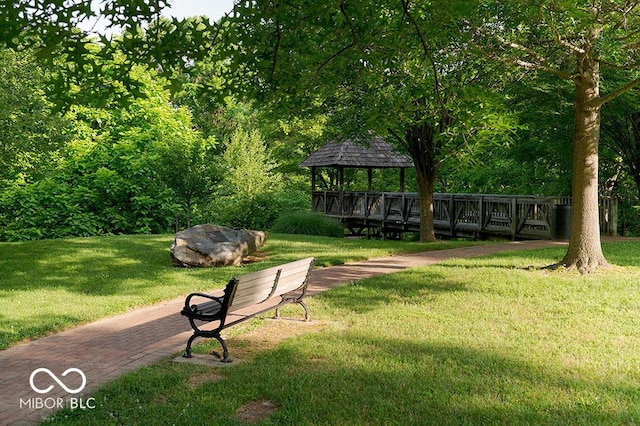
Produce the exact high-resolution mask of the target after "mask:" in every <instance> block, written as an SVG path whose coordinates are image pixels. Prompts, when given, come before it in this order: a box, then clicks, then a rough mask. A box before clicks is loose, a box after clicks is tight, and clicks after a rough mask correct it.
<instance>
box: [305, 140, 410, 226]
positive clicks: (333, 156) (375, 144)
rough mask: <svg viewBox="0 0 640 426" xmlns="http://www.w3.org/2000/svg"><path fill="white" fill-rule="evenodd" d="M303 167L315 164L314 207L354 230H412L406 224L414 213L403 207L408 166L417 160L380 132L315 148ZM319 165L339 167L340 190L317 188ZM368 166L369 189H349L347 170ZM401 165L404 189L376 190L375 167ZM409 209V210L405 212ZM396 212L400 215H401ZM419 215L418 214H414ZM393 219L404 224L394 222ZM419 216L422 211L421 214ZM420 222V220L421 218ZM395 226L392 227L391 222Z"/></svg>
mask: <svg viewBox="0 0 640 426" xmlns="http://www.w3.org/2000/svg"><path fill="white" fill-rule="evenodd" d="M300 167H310V168H311V188H312V209H313V210H314V211H317V212H321V213H323V214H325V215H329V216H332V217H336V218H338V219H339V220H340V221H341V222H342V223H343V224H344V225H345V226H346V227H347V228H348V229H349V230H350V231H351V233H352V235H362V232H363V231H364V230H365V229H366V230H367V235H371V233H372V231H374V233H375V234H377V235H380V234H382V236H383V238H384V236H385V233H386V234H389V235H391V234H396V235H397V234H398V233H401V232H403V231H404V232H406V231H409V230H411V229H413V228H415V226H413V225H412V227H408V226H404V225H403V224H404V223H405V222H406V220H405V219H404V216H407V215H408V214H411V213H412V212H413V210H415V209H414V208H413V204H415V203H413V204H412V205H411V207H410V208H408V209H404V211H403V212H401V211H399V209H400V210H402V209H403V207H402V205H403V204H404V203H405V192H404V191H405V169H408V168H413V167H414V165H413V162H412V161H411V159H410V158H409V157H407V156H406V155H403V154H400V153H398V152H397V151H396V150H395V147H394V146H393V145H391V144H389V143H387V142H385V141H384V140H383V139H382V138H381V137H379V136H372V138H371V139H370V140H369V141H367V142H362V143H358V142H356V141H354V140H351V139H347V140H345V141H343V142H335V141H332V142H328V143H327V144H325V145H324V146H322V147H321V148H320V149H319V150H317V151H316V152H314V153H313V154H311V155H310V156H309V158H307V159H306V160H305V161H303V162H302V163H300ZM318 168H335V169H337V171H338V174H337V175H338V186H339V188H338V191H318V190H317V189H316V172H317V169H318ZM348 168H352V169H366V170H367V177H368V189H367V190H366V191H345V190H344V170H345V169H348ZM394 168H395V169H400V191H399V192H393V193H391V192H380V191H374V190H373V182H372V181H373V169H394ZM405 213H406V214H405ZM395 216H398V217H397V218H396V217H395ZM413 216H415V215H413ZM384 217H388V218H390V219H392V221H393V222H394V223H400V224H401V225H400V226H396V225H393V226H391V223H392V222H391V221H387V220H384V219H383V218H384ZM418 218H419V215H418ZM418 224H419V222H418ZM387 225H389V226H391V227H389V226H387Z"/></svg>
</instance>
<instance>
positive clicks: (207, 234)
mask: <svg viewBox="0 0 640 426" xmlns="http://www.w3.org/2000/svg"><path fill="white" fill-rule="evenodd" d="M266 238H267V237H266V234H265V233H264V232H262V231H239V230H236V229H232V228H227V227H224V226H216V225H209V224H206V225H196V226H193V227H191V228H188V229H185V230H184V231H180V232H178V233H176V237H175V241H174V242H173V245H172V246H171V249H170V252H171V260H172V261H173V262H174V263H175V264H177V265H179V266H189V267H193V266H200V267H209V266H227V265H235V266H237V265H240V264H241V263H242V259H244V258H245V257H246V256H249V255H251V254H253V253H255V252H256V251H257V250H258V249H259V248H260V247H262V245H263V244H264V242H265V240H266Z"/></svg>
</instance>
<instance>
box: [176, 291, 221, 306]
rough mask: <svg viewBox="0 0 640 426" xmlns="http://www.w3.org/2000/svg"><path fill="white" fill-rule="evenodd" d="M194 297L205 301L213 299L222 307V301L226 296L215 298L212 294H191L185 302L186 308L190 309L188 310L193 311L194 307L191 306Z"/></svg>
mask: <svg viewBox="0 0 640 426" xmlns="http://www.w3.org/2000/svg"><path fill="white" fill-rule="evenodd" d="M192 297H204V298H205V299H211V300H213V301H216V302H218V303H219V304H220V305H222V301H223V300H224V296H213V295H211V294H206V293H191V294H190V295H188V296H187V298H186V299H185V300H184V308H185V309H188V310H192V309H193V307H192V306H191V304H190V303H191V298H192Z"/></svg>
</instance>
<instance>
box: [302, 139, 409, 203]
mask: <svg viewBox="0 0 640 426" xmlns="http://www.w3.org/2000/svg"><path fill="white" fill-rule="evenodd" d="M300 167H310V168H311V189H312V191H315V190H316V168H318V167H332V168H333V167H335V168H337V169H338V180H339V184H340V191H341V192H342V191H343V187H344V169H345V168H361V169H365V168H366V169H367V172H368V173H367V174H368V180H369V185H368V187H369V191H371V189H372V170H373V169H392V168H395V169H400V191H402V192H404V170H405V169H407V168H412V167H414V165H413V161H411V159H410V158H409V157H407V156H406V155H403V154H400V153H398V152H396V150H395V147H394V146H393V145H391V144H390V143H387V142H385V141H384V140H383V139H382V138H381V137H379V136H373V137H372V139H371V141H369V144H368V146H365V145H364V144H360V143H357V142H355V141H353V140H351V139H347V140H345V141H344V142H341V143H339V142H334V141H332V142H327V143H326V144H325V145H324V146H322V147H321V148H320V149H319V150H317V151H316V152H314V153H313V154H311V155H310V156H309V157H308V158H307V159H306V160H304V161H303V162H302V163H300Z"/></svg>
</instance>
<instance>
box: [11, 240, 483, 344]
mask: <svg viewBox="0 0 640 426" xmlns="http://www.w3.org/2000/svg"><path fill="white" fill-rule="evenodd" d="M172 242H173V236H172V235H162V236H153V235H151V236H114V237H99V238H76V239H64V240H46V241H33V242H21V243H0V271H1V273H0V300H1V301H2V309H1V310H0V349H4V348H6V347H8V346H10V345H12V344H14V343H16V342H19V341H22V340H24V339H31V338H35V337H41V336H44V335H47V334H50V333H52V332H56V331H60V330H63V329H66V328H69V327H71V326H75V325H78V324H81V323H86V322H90V321H94V320H96V319H99V318H102V317H105V316H110V315H115V314H118V313H122V312H125V311H126V310H128V309H131V308H135V307H139V306H144V305H150V304H153V303H156V302H159V301H162V300H168V299H173V298H176V297H183V296H185V295H186V294H188V293H191V292H193V291H196V290H210V289H212V288H223V287H224V285H225V284H226V282H227V281H228V280H229V279H230V278H231V277H232V276H233V275H237V274H238V268H211V269H184V268H176V267H174V266H172V264H171V262H170V260H169V247H170V246H171V243H172ZM469 244H472V243H471V242H465V241H458V242H443V243H435V244H429V245H426V246H425V245H421V244H418V243H408V242H398V241H395V242H394V241H375V240H349V239H344V240H342V239H335V238H321V237H298V236H293V235H287V236H284V235H270V236H269V240H268V241H267V243H266V245H265V246H264V247H263V250H262V255H264V256H266V259H265V260H264V261H262V262H258V263H255V264H250V265H247V266H246V267H244V269H243V272H248V271H252V270H256V269H263V268H266V267H268V266H271V265H274V264H279V263H285V262H289V261H293V260H296V259H299V258H302V257H306V256H315V257H317V258H318V262H317V263H318V264H319V265H323V266H327V265H335V264H340V263H344V262H346V261H355V260H362V259H367V258H372V257H379V256H385V255H387V254H390V253H398V252H410V251H419V250H437V249H441V248H450V247H458V246H461V245H469Z"/></svg>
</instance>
